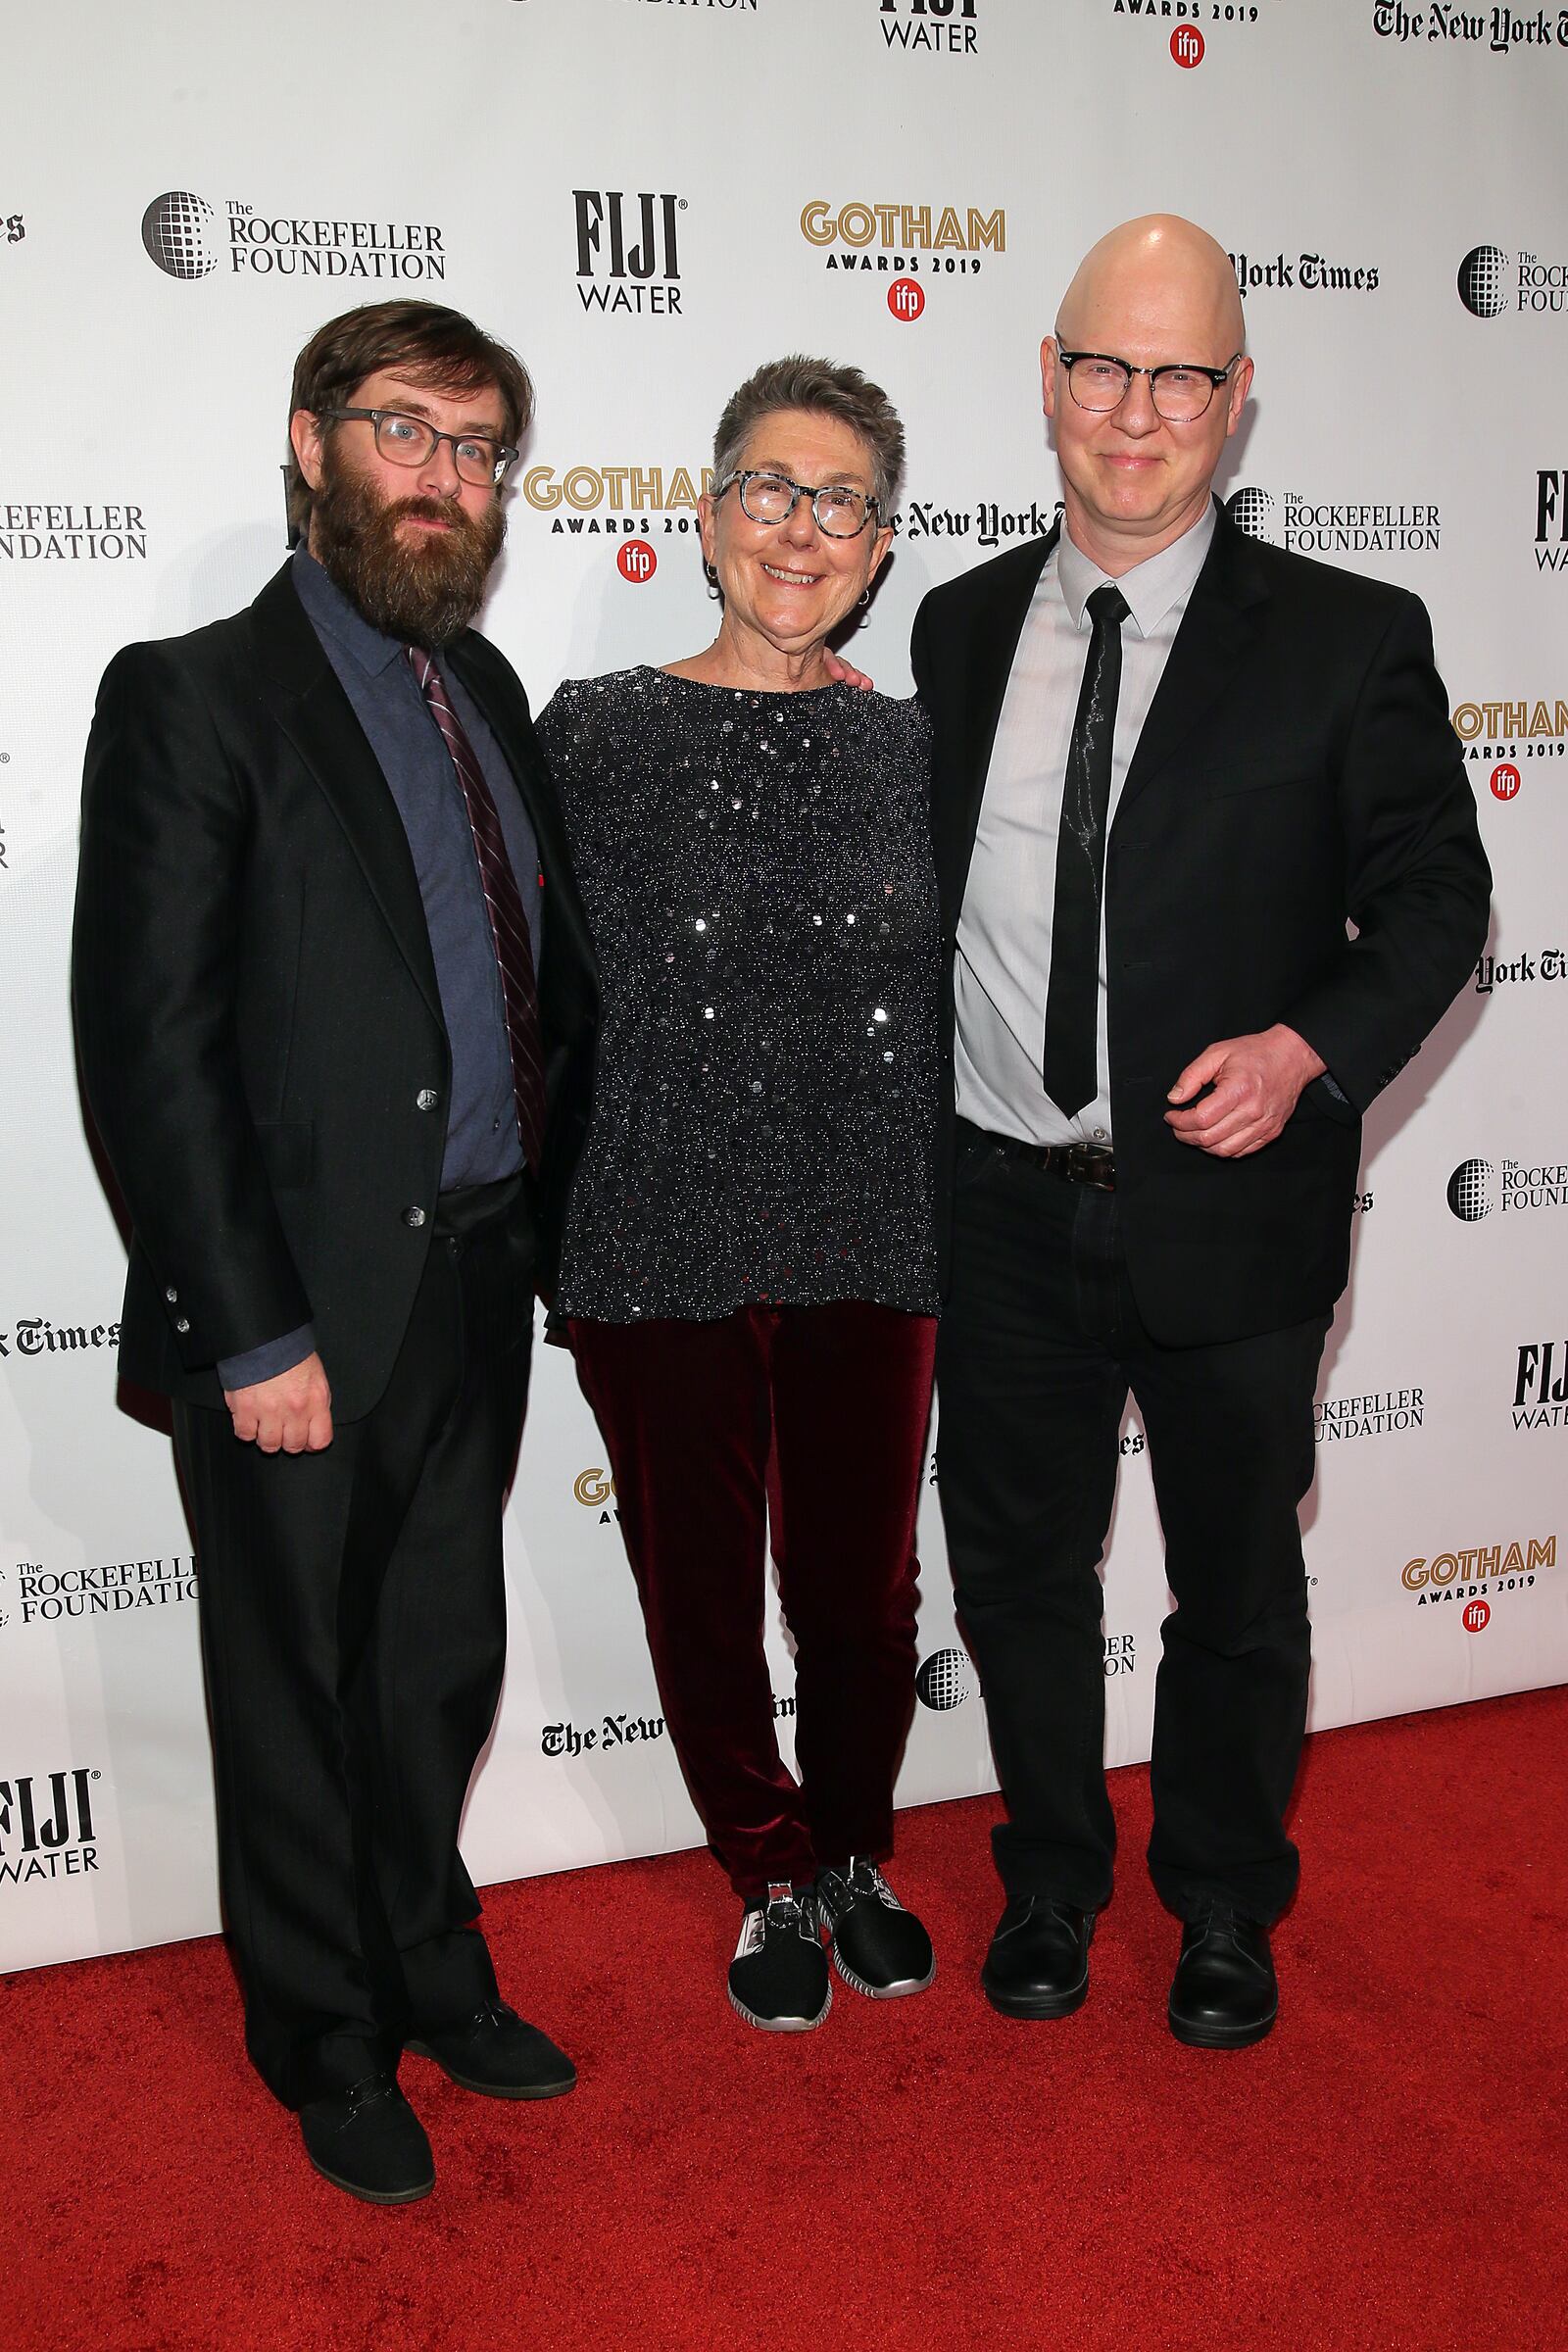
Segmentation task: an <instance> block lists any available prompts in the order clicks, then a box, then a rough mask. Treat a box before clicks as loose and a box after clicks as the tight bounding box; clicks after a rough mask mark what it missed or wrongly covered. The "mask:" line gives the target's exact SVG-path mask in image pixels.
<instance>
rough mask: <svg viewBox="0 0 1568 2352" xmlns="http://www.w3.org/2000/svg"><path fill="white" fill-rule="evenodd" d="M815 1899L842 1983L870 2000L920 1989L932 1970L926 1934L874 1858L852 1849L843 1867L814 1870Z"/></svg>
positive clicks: (933, 1959) (934, 1960) (934, 1969)
mask: <svg viewBox="0 0 1568 2352" xmlns="http://www.w3.org/2000/svg"><path fill="white" fill-rule="evenodd" d="M816 1899H817V1901H818V1903H819V1904H820V1905H821V1910H822V1919H823V1923H824V1925H825V1926H826V1928H827V1930H828V1933H829V1935H830V1936H831V1937H832V1940H833V1965H834V1967H835V1968H836V1969H837V1970H838V1972H839V1975H840V1976H841V1977H842V1978H843V1979H844V1982H845V1984H846V1985H854V1987H855V1989H856V1991H857V1992H863V1993H867V1994H869V1996H870V1998H871V1999H872V2000H873V2001H892V2000H897V1999H898V1997H899V1995H900V1994H901V1993H906V1992H924V1990H925V1988H926V1986H927V1985H929V1984H930V1982H931V1980H932V1978H933V1977H934V1976H935V1975H936V1973H937V1956H936V1954H935V1952H934V1951H933V1950H932V1949H931V1938H930V1936H928V1935H927V1934H926V1932H925V1930H924V1928H922V1927H921V1925H920V1922H919V1921H918V1920H917V1919H916V1918H915V1916H914V1913H913V1912H912V1911H906V1909H905V1908H904V1905H903V1904H902V1903H901V1902H900V1900H899V1898H898V1896H897V1895H896V1894H895V1893H894V1891H893V1889H892V1887H890V1886H889V1885H888V1883H887V1881H886V1879H885V1878H884V1877H883V1876H882V1873H881V1872H880V1870H878V1868H877V1866H876V1864H875V1863H874V1862H867V1861H866V1860H865V1858H864V1856H863V1855H856V1854H852V1855H851V1856H850V1859H849V1862H848V1864H847V1865H846V1867H845V1868H844V1869H843V1870H823V1871H818V1873H817V1879H816Z"/></svg>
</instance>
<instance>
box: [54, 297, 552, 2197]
mask: <svg viewBox="0 0 1568 2352" xmlns="http://www.w3.org/2000/svg"><path fill="white" fill-rule="evenodd" d="M531 398H532V390H531V386H530V384H529V381H528V377H527V374H526V372H525V370H524V369H523V368H522V366H521V364H520V363H519V362H518V361H517V359H516V358H515V355H514V354H513V353H512V352H510V351H509V350H507V349H506V347H505V346H504V345H502V344H499V343H497V342H495V341H494V340H493V339H492V338H491V337H490V336H488V335H486V334H483V333H482V332H481V331H480V329H479V328H478V327H476V326H475V325H473V323H472V322H471V321H470V320H468V319H465V318H463V317H462V316H461V315H460V314H459V313H457V312H454V311H450V310H446V309H443V308H441V307H439V306H437V305H434V304H429V303H420V302H388V303H380V304H373V305H370V306H368V307H367V308H365V309H363V310H360V311H356V312H352V313H349V314H348V315H346V316H345V317H343V318H340V319H332V320H330V321H329V322H328V323H327V324H326V325H325V326H323V327H322V328H321V329H320V330H319V332H318V333H317V334H316V335H315V336H313V338H312V339H311V341H310V343H309V344H308V345H307V346H306V348H305V350H304V351H303V352H302V353H301V355H300V359H299V362H298V365H297V367H296V369H295V378H294V389H293V398H292V401H291V419H290V428H289V430H290V450H291V455H290V466H289V492H290V510H291V518H292V520H293V522H294V524H295V526H296V529H297V531H298V532H299V534H300V543H299V545H298V546H297V548H296V551H295V553H294V555H293V557H292V558H291V560H290V561H289V563H287V564H285V565H284V567H283V569H282V570H281V571H280V572H278V573H277V575H276V576H275V577H274V578H273V579H272V580H271V581H270V582H269V584H268V585H267V587H265V588H264V589H263V591H262V593H261V595H260V596H259V597H258V598H257V599H256V602H255V603H254V604H253V605H252V606H250V607H249V609H248V610H247V611H245V612H242V613H236V614H235V615H233V617H232V618H230V619H227V620H221V621H217V622H215V623H213V624H212V625H211V626H209V627H207V628H202V629H198V630H196V631H195V632H194V633H193V634H192V635H190V636H186V637H180V638H174V639H171V640H168V641H166V642H163V643H160V644H148V645H133V646H129V647H126V648H125V649H124V651H123V652H122V653H121V654H119V655H118V656H117V657H116V659H115V660H114V661H113V662H111V663H110V666H109V669H108V671H107V672H106V674H105V677H104V680H103V685H102V688H101V690H100V693H99V698H98V707H97V712H96V715H95V718H94V722H93V728H92V735H91V740H90V743H89V745H88V750H87V761H86V778H85V785H84V790H83V802H82V834H81V869H80V883H79V892H78V898H77V908H76V927H75V944H74V968H73V990H74V1003H75V1013H76V1027H77V1038H78V1044H79V1050H80V1057H81V1067H82V1072H83V1076H84V1082H85V1088H86V1093H87V1096H88V1100H89V1103H90V1106H91V1109H92V1112H93V1114H94V1117H95V1119H96V1122H97V1125H98V1128H99V1130H100V1132H101V1135H102V1138H103V1141H104V1144H105V1147H106V1149H107V1152H108V1154H109V1158H110V1160H111V1162H112V1164H113V1168H114V1172H115V1175H116V1178H117V1180H118V1182H119V1184H120V1186H121V1188H122V1190H123V1195H124V1199H125V1201H126V1204H127V1207H128V1210H129V1216H130V1222H131V1226H132V1243H131V1255H130V1267H129V1276H128V1282H127V1288H126V1294H125V1306H124V1316H123V1338H122V1347H121V1368H122V1371H123V1375H124V1376H125V1378H126V1379H127V1380H129V1381H131V1382H134V1383H136V1384H138V1385H140V1386H142V1387H144V1388H149V1389H152V1390H156V1391H161V1392H163V1393H164V1394H165V1395H167V1396H168V1397H171V1398H172V1410H173V1423H174V1444H175V1451H176V1455H177V1458H178V1463H179V1468H180V1474H181V1477H182V1480H183V1483H184V1488H185V1494H186V1496H187V1499H188V1503H189V1508H190V1511H191V1516H192V1520H193V1523H194V1528H195V1539H196V1551H197V1557H198V1561H199V1564H200V1575H201V1619H202V1643H203V1658H204V1664H205V1668H206V1675H207V1687H208V1693H209V1702H210V1709H211V1717H212V1729H213V1741H214V1751H215V1763H216V1778H217V1795H218V1825H219V1867H220V1880H221V1892H222V1898H223V1908H224V1915H225V1919H226V1923H227V1927H228V1932H229V1936H230V1938H231V1940H232V1945H233V1949H234V1953H235V1959H236V1963H237V1967H238V1973H239V1978H240V1983H241V1987H242V1990H243V1994H244V2001H245V2017H246V2040H247V2045H248V2047H249V2050H250V2053H251V2056H252V2058H253V2059H254V2061H255V2063H256V2065H257V2067H258V2069H259V2070H260V2072H261V2074H262V2076H263V2078H264V2079H265V2081H266V2082H268V2083H269V2085H270V2088H271V2089H272V2090H273V2091H274V2092H275V2093H276V2094H277V2096H278V2097H279V2098H280V2099H281V2100H283V2101H284V2102H285V2104H287V2105H288V2106H290V2107H292V2108H295V2109H297V2110H299V2112H300V2119H301V2127H302V2131H303V2135H304V2140H305V2145H306V2149H307V2152H308V2153H309V2155H310V2157H311V2160H312V2162H313V2163H314V2164H315V2165H316V2167H317V2169H318V2171H319V2172H321V2173H323V2174H324V2175H325V2177H326V2178H327V2179H328V2180H332V2181H333V2182H334V2183H335V2184H336V2185H337V2186H338V2187H340V2188H343V2189H346V2190H348V2191H349V2192H350V2193H352V2194H354V2195H356V2196H360V2197H363V2198H366V2199H368V2200H369V2201H371V2202H376V2203H399V2202H405V2201H407V2200H410V2199H412V2198H415V2197H418V2196H422V2195H424V2194H426V2193H427V2191H428V2190H429V2188H430V2186H431V2185H432V2182H433V2180H434V2170H433V2165H432V2162H431V2156H430V2147H429V2142H428V2140H427V2139H426V2137H425V2134H424V2131H423V2130H422V2128H421V2126H420V2125H419V2123H418V2121H417V2117H416V2116H415V2114H414V2112H413V2109H412V2108H411V2107H410V2106H409V2104H408V2102H407V2101H406V2099H405V2098H404V2097H403V2094H402V2092H401V2091H400V2090H399V2088H398V2085H397V2064H398V2059H399V2055H400V2052H401V2051H402V2050H403V2049H405V2048H408V2049H416V2050H418V2051H420V2052H421V2053H422V2054H424V2055H427V2056H430V2057H433V2058H434V2059H436V2061H437V2062H438V2063H439V2064H440V2065H441V2066H443V2067H444V2068H445V2070H446V2072H447V2073H448V2074H449V2075H451V2076H452V2077H453V2078H454V2079H455V2080H456V2081H458V2082H461V2083H463V2084H464V2085H465V2086H466V2087H467V2088H469V2089H471V2090H475V2091H480V2092H485V2093H488V2094H490V2095H492V2096H496V2097H501V2098H514V2099H516V2098H542V2097H549V2096H552V2095H554V2094H556V2093H559V2092H562V2091H565V2090H569V2089H570V2088H571V2086H572V2083H573V2082H574V2081H575V2076H574V2073H573V2070H572V2068H571V2065H570V2063H569V2061H568V2060H567V2059H565V2058H564V2056H563V2055H562V2053H561V2051H560V2050H558V2049H557V2048H556V2047H555V2045H554V2043H553V2042H551V2041H550V2040H548V2039H547V2037H546V2036H545V2035H544V2034H541V2033H539V2032H538V2031H537V2030H536V2029H534V2028H532V2027H530V2026H527V2025H525V2024H524V2023H523V2022H522V2021H521V2020H520V2019H519V2018H518V2017H516V2016H515V2013H514V2012H513V2011H512V2010H511V2009H510V2008H509V2007H508V2006H507V2005H506V2004H505V2003H504V2002H503V2001H502V1999H501V1997H500V1993H499V1990H498V1987H497V1983H496V1977H495V1972H494V1970H493V1968H492V1966H491V1962H490V1956H489V1953H488V1950H487V1948H486V1945H485V1942H484V1938H483V1936H481V1934H480V1933H479V1931H478V1930H477V1928H475V1927H474V1926H473V1924H472V1922H473V1918H474V1915H475V1913H476V1912H477V1910H478V1907H479V1906H478V1901H477V1898H476V1896H475V1894H474V1890H473V1887H472V1884H471V1882H470V1880H469V1878H468V1875H467V1873H466V1870H465V1868H464V1865H463V1861H462V1858H461V1856H460V1854H459V1852H458V1845H457V1836H458V1824H459V1817H460V1814H461V1810H462V1806H463V1801H464V1796H465V1793H466V1789H467V1784H468V1779H469V1775H470V1773H471V1771H472V1768H473V1765H474V1762H475V1759H476V1757H477V1756H478V1753H479V1750H480V1748H481V1746H482V1745H483V1743H484V1740H485V1738H486V1736H487V1735H488V1732H489V1730H490V1725H491V1722H492V1720H493V1717H494V1713H495V1707H496V1702H497V1699H498V1696H499V1693H500V1688H501V1675H502V1662H503V1653H504V1647H505V1636H506V1605H505V1592H504V1584H503V1572H502V1553H501V1508H502V1502H503V1499H504V1495H505V1490H506V1488H507V1486H508V1484H509V1483H510V1479H511V1475H512V1467H513V1463H514V1460H515V1448H516V1444H517V1438H518V1434H519V1431H520V1428H521V1423H522V1413H523V1406H524V1402H525V1398H526V1394H527V1382H528V1366H529V1355H530V1348H531V1339H532V1323H533V1299H534V1293H535V1288H536V1285H539V1284H541V1283H543V1284H546V1285H548V1282H549V1279H550V1268H551V1259H552V1253H553V1250H554V1248H555V1244H556V1238H557V1232H558V1227H559V1219H560V1208H561V1202H562V1199H563V1195H564V1188H565V1185H566V1182H567V1179H568V1177H569V1174H570V1170H571V1166H572V1162H573V1159H574V1157H575V1153H576V1150H577V1145H578V1142H579V1140H580V1137H581V1133H582V1129H583V1124H584V1118H585V1111H586V1098H587V1087H588V1061H589V1056H590V1054H591V1051H592V1044H593V1038H594V1033H595V1026H596V1021H597V991H596V985H595V980H594V972H593V962H592V955H591V950H590V947H589V942H588V935H587V930H586V925H585V923H584V919H583V915H582V910H581V908H580V907H579V904H578V901H577V898H576V894H575V891H574V888H573V885H572V880H571V873H570V867H569V862H568V858H567V853H566V845H565V835H564V829H563V826H562V820H561V816H560V813H559V811H558V809H557V807H556V803H555V799H554V796H553V793H552V790H551V787H550V782H549V777H548V774H547V772H546V769H545V766H544V763H543V760H541V759H540V757H539V755H538V753H537V751H536V749H535V745H534V740H533V734H532V729H531V725H530V721H529V715H528V706H527V701H526V698H525V697H524V694H523V691H522V688H521V686H520V684H519V683H518V681H517V679H516V677H515V674H514V672H513V671H512V669H511V668H510V667H509V666H508V664H507V663H506V662H504V661H503V660H502V658H501V656H500V655H499V654H497V653H496V652H495V650H494V649H493V648H492V647H491V646H490V645H488V644H487V643H486V642H485V640H484V639H483V638H482V637H479V636H477V635H475V634H474V633H473V631H472V630H471V629H470V628H469V626H468V623H469V621H470V620H471V618H472V616H473V614H474V613H475V612H476V611H477V609H478V605H479V602H480V598H481V596H482V595H483V592H484V588H485V583H486V580H487V578H488V576H489V573H490V571H491V568H492V565H493V564H494V562H495V559H496V556H497V554H498V552H499V550H500V546H501V541H502V537H503V533H504V528H505V525H504V520H503V515H502V509H501V492H502V482H503V480H504V477H505V474H506V471H507V468H508V466H510V465H511V463H512V461H513V460H514V459H515V456H516V454H517V452H516V443H517V441H518V438H519V436H520V434H521V432H522V429H523V427H524V426H525V425H526V423H527V420H528V416H529V411H530V407H531Z"/></svg>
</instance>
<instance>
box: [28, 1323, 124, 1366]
mask: <svg viewBox="0 0 1568 2352" xmlns="http://www.w3.org/2000/svg"><path fill="white" fill-rule="evenodd" d="M119 1346H120V1325H119V1324H118V1323H58V1324H57V1323H51V1322H50V1320H49V1318H48V1316H47V1315H23V1316H21V1317H20V1318H19V1319H18V1322H17V1324H16V1327H15V1329H14V1330H12V1331H0V1356H7V1355H10V1354H12V1353H13V1352H15V1353H16V1354H18V1355H20V1356H35V1355H75V1354H78V1353H79V1352H80V1351H81V1350H82V1349H83V1348H118V1347H119Z"/></svg>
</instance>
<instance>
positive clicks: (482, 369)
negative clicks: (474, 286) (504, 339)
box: [284, 301, 533, 533]
mask: <svg viewBox="0 0 1568 2352" xmlns="http://www.w3.org/2000/svg"><path fill="white" fill-rule="evenodd" d="M382 368H396V369H397V371H398V373H399V374H400V375H406V376H407V377H408V378H409V380H410V381H411V383H416V384H423V385H426V386H427V387H428V388H429V389H430V390H431V391H441V392H478V391H481V390H486V389H488V387H489V386H490V385H492V384H493V385H494V386H495V388H496V390H497V391H498V392H499V393H500V395H501V405H502V407H503V409H504V410H505V412H506V434H507V439H508V440H509V441H512V442H515V441H517V440H519V439H520V438H521V435H522V434H523V432H524V431H525V430H526V428H527V423H528V419H529V417H531V416H532V415H533V383H532V380H531V378H530V376H529V374H528V370H527V368H525V367H524V366H523V364H522V362H521V361H520V360H519V359H518V357H517V355H516V353H515V351H509V350H508V348H507V346H506V344H505V343H498V342H497V341H496V340H495V338H494V336H492V335H487V334H485V333H484V331H483V329H482V328H480V327H477V326H475V325H474V323H473V320H472V319H466V318H465V317H464V315H463V313H462V312H461V311H449V310H447V309H446V308H445V307H444V306H443V305H442V304H441V303H438V302H413V301H402V302H368V303H366V304H364V305H363V306H362V307H361V309H359V310H357V311H345V312H344V313H343V315H342V317H341V318H340V319H328V320H327V322H326V324H325V325H324V326H319V327H318V328H317V330H316V332H315V334H314V335H313V336H312V337H311V339H310V341H309V342H308V343H307V344H306V346H305V349H304V350H303V351H302V352H301V353H300V356H299V358H298V359H297V360H296V361H295V363H294V384H293V389H292V390H291V392H290V394H289V404H288V406H289V415H290V416H291V417H292V416H293V414H294V412H295V410H296V409H309V410H310V411H312V412H313V414H314V413H316V412H318V411H319V410H321V409H335V408H351V407H353V405H354V394H355V392H356V391H357V390H358V389H359V387H360V385H361V384H363V383H364V381H365V379H366V377H367V376H368V375H376V374H379V372H380V371H381V369H382ZM284 482H285V487H286V490H287V493H288V518H289V522H290V525H291V527H292V528H293V529H294V530H296V531H298V532H300V533H303V532H304V531H305V530H306V528H307V526H308V524H309V521H310V514H311V486H310V484H309V482H307V481H306V479H305V476H304V475H303V474H302V473H301V471H300V469H299V465H298V462H297V461H296V459H295V456H294V453H293V450H292V449H290V451H289V455H288V462H287V465H286V466H285V467H284Z"/></svg>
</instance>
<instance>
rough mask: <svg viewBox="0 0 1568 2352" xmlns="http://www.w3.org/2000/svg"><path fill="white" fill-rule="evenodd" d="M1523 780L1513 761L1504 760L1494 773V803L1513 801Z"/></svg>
mask: <svg viewBox="0 0 1568 2352" xmlns="http://www.w3.org/2000/svg"><path fill="white" fill-rule="evenodd" d="M1522 781H1523V779H1522V778H1521V776H1520V773H1519V770H1518V769H1517V768H1516V767H1515V766H1514V763H1513V761H1512V760H1503V762H1502V764H1501V765H1500V766H1499V767H1495V768H1494V769H1493V771H1492V797H1493V799H1494V800H1495V801H1511V800H1512V799H1513V797H1514V795H1515V793H1517V791H1518V790H1519V786H1520V784H1521V782H1522Z"/></svg>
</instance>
